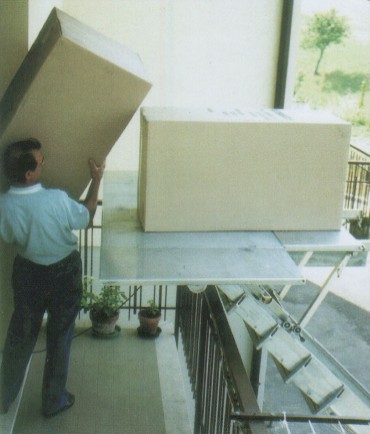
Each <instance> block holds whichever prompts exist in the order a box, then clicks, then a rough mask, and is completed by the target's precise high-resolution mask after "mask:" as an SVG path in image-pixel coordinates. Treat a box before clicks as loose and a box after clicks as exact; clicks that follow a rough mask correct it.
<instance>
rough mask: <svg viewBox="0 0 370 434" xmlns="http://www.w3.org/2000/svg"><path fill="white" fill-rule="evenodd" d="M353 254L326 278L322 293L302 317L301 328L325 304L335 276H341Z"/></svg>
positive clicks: (344, 259)
mask: <svg viewBox="0 0 370 434" xmlns="http://www.w3.org/2000/svg"><path fill="white" fill-rule="evenodd" d="M351 257H352V253H347V254H346V255H345V256H344V258H342V259H341V260H340V261H339V262H338V263H337V265H336V266H335V267H334V268H333V269H332V271H331V272H330V273H329V275H328V277H327V278H326V280H325V282H324V284H323V285H322V286H321V287H320V292H319V294H318V295H317V297H315V299H314V300H313V301H312V303H311V304H310V306H309V307H308V308H307V310H306V311H305V312H304V314H303V315H302V317H301V319H300V320H299V321H298V324H299V325H300V326H301V327H306V325H307V324H308V322H309V321H310V319H311V318H312V316H313V315H314V313H315V312H316V311H317V309H318V308H319V306H320V304H321V303H322V302H323V300H324V298H325V297H326V295H327V293H328V292H329V287H328V284H329V282H330V281H331V279H332V278H333V276H334V275H335V274H336V273H337V274H339V273H340V271H341V270H342V269H343V268H344V267H345V266H346V265H347V264H348V261H349V260H350V259H351Z"/></svg>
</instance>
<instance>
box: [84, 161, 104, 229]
mask: <svg viewBox="0 0 370 434" xmlns="http://www.w3.org/2000/svg"><path fill="white" fill-rule="evenodd" d="M89 164H90V172H91V183H90V187H89V190H88V192H87V195H86V199H85V200H84V203H83V204H84V205H85V206H86V208H87V209H88V211H89V213H90V223H89V226H91V225H92V221H93V218H94V215H95V212H96V208H97V206H98V193H99V187H100V182H101V180H102V178H103V173H104V169H105V161H104V162H103V163H102V164H101V165H100V166H97V164H96V162H95V160H93V159H90V160H89Z"/></svg>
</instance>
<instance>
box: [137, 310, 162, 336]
mask: <svg viewBox="0 0 370 434" xmlns="http://www.w3.org/2000/svg"><path fill="white" fill-rule="evenodd" d="M138 317H139V321H140V327H139V333H141V334H143V335H148V336H157V334H158V324H159V321H160V320H161V314H160V313H159V314H158V315H157V316H155V317H152V316H150V314H148V311H147V310H145V309H142V310H140V311H139V314H138Z"/></svg>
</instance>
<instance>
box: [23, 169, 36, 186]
mask: <svg viewBox="0 0 370 434" xmlns="http://www.w3.org/2000/svg"><path fill="white" fill-rule="evenodd" d="M33 178H34V172H33V171H32V170H27V172H26V173H25V174H24V179H25V180H26V184H30V183H32V182H33Z"/></svg>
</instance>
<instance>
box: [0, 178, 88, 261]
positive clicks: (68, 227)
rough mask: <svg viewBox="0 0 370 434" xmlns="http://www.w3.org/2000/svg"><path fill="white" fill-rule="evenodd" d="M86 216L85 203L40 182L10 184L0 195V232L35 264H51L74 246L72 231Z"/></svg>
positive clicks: (75, 245) (82, 223) (72, 249)
mask: <svg viewBox="0 0 370 434" xmlns="http://www.w3.org/2000/svg"><path fill="white" fill-rule="evenodd" d="M89 220H90V215H89V212H88V210H87V208H86V207H85V206H84V205H82V204H80V203H78V202H76V201H75V200H73V199H71V198H70V197H69V196H68V195H67V193H65V192H64V191H62V190H55V189H45V188H43V187H42V186H41V184H36V185H33V186H30V187H14V186H12V187H10V189H9V191H8V192H7V193H5V194H3V195H2V196H1V197H0V236H1V237H2V238H3V239H4V241H5V242H7V243H12V244H15V245H16V246H17V250H18V254H19V255H21V256H22V257H24V258H26V259H29V260H30V261H32V262H35V263H37V264H42V265H50V264H54V263H56V262H58V261H60V260H62V259H64V258H65V257H66V256H68V255H69V254H70V253H72V252H73V251H74V250H76V249H77V236H76V235H75V234H74V233H73V232H72V231H73V230H78V229H84V228H86V227H87V225H88V224H89Z"/></svg>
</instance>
